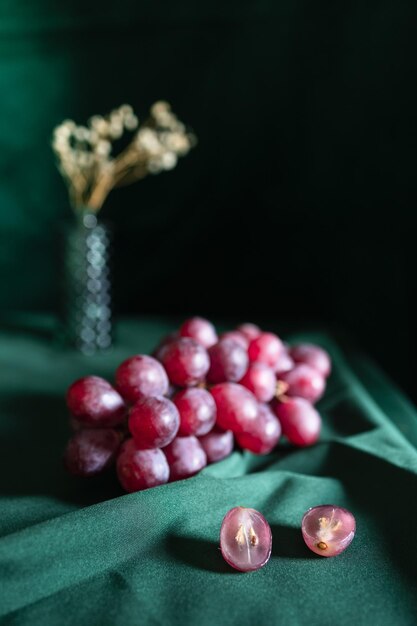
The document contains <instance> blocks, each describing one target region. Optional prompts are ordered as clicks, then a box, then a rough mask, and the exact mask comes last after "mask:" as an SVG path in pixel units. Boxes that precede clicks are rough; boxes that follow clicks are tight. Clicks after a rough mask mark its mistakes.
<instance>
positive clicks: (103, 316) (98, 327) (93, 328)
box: [62, 211, 112, 354]
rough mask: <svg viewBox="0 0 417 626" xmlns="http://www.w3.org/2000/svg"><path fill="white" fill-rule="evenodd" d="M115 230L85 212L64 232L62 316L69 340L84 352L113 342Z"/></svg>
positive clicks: (99, 348)
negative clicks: (112, 252)
mask: <svg viewBox="0 0 417 626" xmlns="http://www.w3.org/2000/svg"><path fill="white" fill-rule="evenodd" d="M110 249H111V231H110V227H109V225H108V224H105V223H103V222H101V221H100V220H98V219H97V217H96V216H95V215H94V214H92V213H89V212H88V211H85V212H83V213H80V215H78V216H77V219H76V220H75V221H74V222H72V223H71V224H68V225H67V226H66V228H65V231H64V244H63V256H64V259H63V284H62V287H63V288H62V293H63V301H62V305H63V306H62V318H63V333H64V336H65V340H66V342H67V343H69V344H70V345H72V346H73V347H75V348H77V349H78V350H80V351H81V352H82V353H84V354H94V353H96V352H99V351H101V350H105V349H107V348H109V347H110V346H111V343H112V306H111V305H112V298H111V274H110Z"/></svg>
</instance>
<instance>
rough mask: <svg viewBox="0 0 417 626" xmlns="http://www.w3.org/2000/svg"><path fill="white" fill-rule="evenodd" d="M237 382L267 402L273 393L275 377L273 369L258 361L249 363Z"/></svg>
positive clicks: (261, 400) (260, 399)
mask: <svg viewBox="0 0 417 626" xmlns="http://www.w3.org/2000/svg"><path fill="white" fill-rule="evenodd" d="M239 382H240V384H241V385H243V386H244V387H246V388H247V389H249V391H251V392H252V393H253V395H254V396H255V398H256V399H257V400H259V401H260V402H269V401H270V400H272V398H273V397H274V395H275V391H276V386H277V379H276V377H275V373H274V370H273V369H271V368H270V367H268V365H265V363H261V362H260V361H255V362H254V363H251V364H250V365H249V367H248V370H247V372H246V374H245V375H244V377H243V378H242V379H241V380H240V381H239Z"/></svg>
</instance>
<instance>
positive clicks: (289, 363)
mask: <svg viewBox="0 0 417 626" xmlns="http://www.w3.org/2000/svg"><path fill="white" fill-rule="evenodd" d="M294 365H295V363H294V361H293V359H292V358H291V356H290V355H289V354H288V352H287V350H283V351H282V352H281V354H280V356H279V357H278V361H277V362H276V363H275V365H274V372H275V374H277V375H279V374H282V373H284V372H289V371H290V370H292V368H293V367H294Z"/></svg>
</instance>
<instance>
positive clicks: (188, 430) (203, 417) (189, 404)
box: [172, 387, 216, 436]
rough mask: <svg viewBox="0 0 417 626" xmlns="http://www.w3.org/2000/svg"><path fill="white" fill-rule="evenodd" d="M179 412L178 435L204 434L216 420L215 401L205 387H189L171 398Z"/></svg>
mask: <svg viewBox="0 0 417 626" xmlns="http://www.w3.org/2000/svg"><path fill="white" fill-rule="evenodd" d="M172 401H173V403H174V404H175V406H176V407H177V409H178V412H179V414H180V429H179V431H178V434H179V435H197V436H198V435H205V434H206V433H208V432H209V431H210V430H211V429H212V428H213V426H214V424H215V422H216V403H215V402H214V400H213V396H212V395H211V394H210V393H209V392H208V391H206V390H205V389H198V388H196V387H189V388H188V389H183V390H182V391H179V392H178V393H177V394H175V396H174V397H173V398H172Z"/></svg>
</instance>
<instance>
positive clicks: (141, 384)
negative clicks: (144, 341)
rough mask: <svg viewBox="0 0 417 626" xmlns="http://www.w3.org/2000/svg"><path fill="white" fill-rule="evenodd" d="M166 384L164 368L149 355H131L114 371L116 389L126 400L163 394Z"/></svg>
mask: <svg viewBox="0 0 417 626" xmlns="http://www.w3.org/2000/svg"><path fill="white" fill-rule="evenodd" d="M168 385H169V382H168V376H167V375H166V372H165V370H164V368H163V367H162V365H161V364H160V363H159V361H157V360H156V359H154V358H153V357H151V356H147V355H142V354H138V355H136V356H132V357H130V358H129V359H126V361H123V363H122V364H121V365H119V367H118V368H117V371H116V386H117V389H118V390H119V391H120V393H121V394H122V396H123V397H124V398H125V400H127V401H128V402H136V400H139V399H140V398H143V397H144V396H164V395H165V394H166V393H167V391H168Z"/></svg>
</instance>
